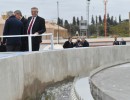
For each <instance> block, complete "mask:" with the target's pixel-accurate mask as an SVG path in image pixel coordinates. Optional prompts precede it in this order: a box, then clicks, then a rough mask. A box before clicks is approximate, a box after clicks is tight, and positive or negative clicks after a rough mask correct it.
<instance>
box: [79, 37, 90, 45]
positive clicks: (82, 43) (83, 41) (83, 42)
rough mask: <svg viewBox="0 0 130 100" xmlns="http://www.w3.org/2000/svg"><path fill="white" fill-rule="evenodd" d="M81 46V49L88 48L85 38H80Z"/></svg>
mask: <svg viewBox="0 0 130 100" xmlns="http://www.w3.org/2000/svg"><path fill="white" fill-rule="evenodd" d="M81 45H82V47H89V43H88V41H87V40H85V37H83V38H82V42H81Z"/></svg>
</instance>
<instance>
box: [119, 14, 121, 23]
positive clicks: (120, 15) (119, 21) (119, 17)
mask: <svg viewBox="0 0 130 100" xmlns="http://www.w3.org/2000/svg"><path fill="white" fill-rule="evenodd" d="M119 23H121V15H119Z"/></svg>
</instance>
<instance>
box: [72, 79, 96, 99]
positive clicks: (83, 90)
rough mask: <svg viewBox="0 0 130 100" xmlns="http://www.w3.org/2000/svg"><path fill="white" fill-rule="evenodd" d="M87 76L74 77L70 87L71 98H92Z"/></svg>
mask: <svg viewBox="0 0 130 100" xmlns="http://www.w3.org/2000/svg"><path fill="white" fill-rule="evenodd" d="M88 81H89V77H87V76H86V77H85V76H80V77H76V78H75V80H74V82H73V85H72V89H71V100H94V99H93V97H92V95H91V92H90V85H89V82H88Z"/></svg>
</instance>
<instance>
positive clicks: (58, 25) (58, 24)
mask: <svg viewBox="0 0 130 100" xmlns="http://www.w3.org/2000/svg"><path fill="white" fill-rule="evenodd" d="M57 25H58V32H57V35H58V44H59V1H57Z"/></svg>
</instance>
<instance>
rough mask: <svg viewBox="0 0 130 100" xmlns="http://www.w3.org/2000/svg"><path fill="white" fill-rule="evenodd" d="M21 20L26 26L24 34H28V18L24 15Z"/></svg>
mask: <svg viewBox="0 0 130 100" xmlns="http://www.w3.org/2000/svg"><path fill="white" fill-rule="evenodd" d="M21 22H22V23H23V27H24V32H23V34H27V22H28V20H27V19H25V18H24V17H22V19H21Z"/></svg>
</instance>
